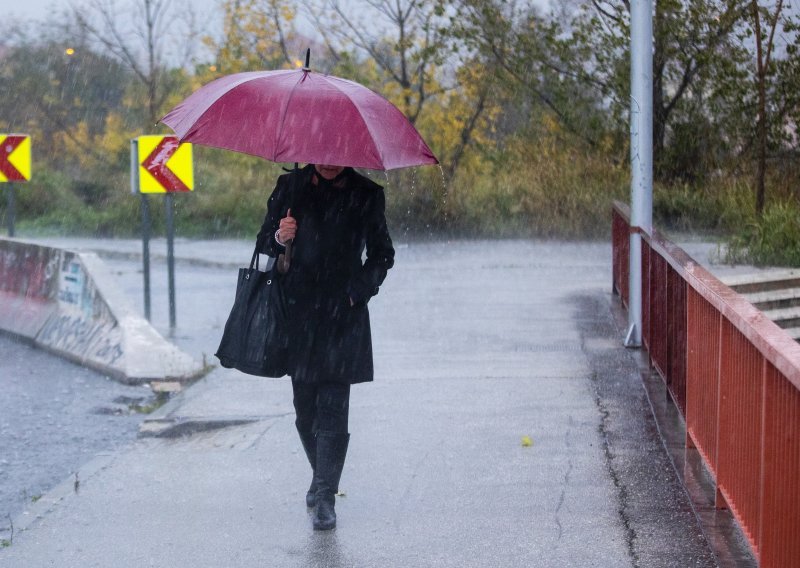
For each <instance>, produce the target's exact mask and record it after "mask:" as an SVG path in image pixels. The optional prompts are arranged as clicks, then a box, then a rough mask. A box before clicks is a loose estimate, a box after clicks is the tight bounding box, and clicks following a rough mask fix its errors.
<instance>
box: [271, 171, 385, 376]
mask: <svg viewBox="0 0 800 568" xmlns="http://www.w3.org/2000/svg"><path fill="white" fill-rule="evenodd" d="M293 178H294V179H293ZM312 179H315V180H317V181H318V184H317V185H315V184H314V183H312ZM290 208H291V212H292V217H294V218H295V219H296V220H297V236H296V237H295V240H294V244H293V247H292V259H291V268H290V269H289V272H288V273H287V274H286V275H284V276H282V277H279V285H280V286H281V288H282V289H283V292H284V295H285V296H284V297H285V298H286V303H287V315H288V318H289V332H290V349H289V373H288V374H289V375H290V376H291V377H292V378H293V379H294V380H296V381H300V382H308V383H318V382H326V381H332V382H340V383H349V384H353V383H361V382H365V381H371V380H372V378H373V366H372V336H371V332H370V324H369V311H368V310H367V302H368V301H369V299H370V298H371V297H372V296H374V295H375V294H377V293H378V287H379V286H380V285H381V283H382V282H383V280H384V278H386V272H387V271H388V270H389V269H390V268H391V267H392V265H393V264H394V247H393V246H392V239H391V237H390V236H389V230H388V228H387V226H386V217H385V215H384V209H385V197H384V193H383V188H382V187H381V186H379V185H378V184H376V183H374V182H372V181H371V180H369V179H368V178H366V177H364V176H362V175H360V174H359V173H357V172H355V171H354V170H353V169H352V168H345V170H344V171H343V172H342V173H341V174H340V175H339V176H337V178H336V179H335V180H333V182H327V181H326V180H324V179H322V178H321V176H318V175H317V174H316V173H315V170H314V166H313V165H309V166H306V167H305V168H303V169H302V170H300V171H299V173H292V174H287V175H282V176H280V177H279V178H278V183H277V185H276V186H275V190H274V191H273V193H272V196H271V197H270V198H269V204H268V207H267V216H266V218H265V219H264V224H263V226H262V227H261V233H259V235H264V236H265V237H266V238H265V240H264V242H265V243H266V244H265V246H264V250H263V252H265V253H266V254H269V255H270V256H272V257H277V256H278V254H280V253H282V252H283V250H284V249H283V247H282V246H281V245H279V244H278V243H277V241H276V240H275V231H277V229H278V226H279V224H280V220H281V219H282V218H283V217H285V216H286V213H287V211H288V209H290ZM365 250H366V260H365V261H363V262H362V256H363V253H364V251H365ZM350 299H352V300H353V302H354V305H353V306H351V305H350Z"/></svg>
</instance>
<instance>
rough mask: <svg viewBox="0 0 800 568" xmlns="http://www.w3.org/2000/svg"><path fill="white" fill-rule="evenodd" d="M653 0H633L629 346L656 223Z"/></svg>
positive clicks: (636, 342)
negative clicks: (645, 252) (646, 248)
mask: <svg viewBox="0 0 800 568" xmlns="http://www.w3.org/2000/svg"><path fill="white" fill-rule="evenodd" d="M651 4H652V0H632V1H631V117H630V121H631V124H630V127H631V235H630V241H631V245H630V258H629V262H630V273H629V274H630V288H629V292H628V293H629V294H630V300H629V304H628V333H627V334H626V337H625V345H626V346H628V347H639V346H641V344H642V236H641V233H640V231H644V232H645V233H647V234H648V235H650V234H652V224H653V211H652V210H653V13H652V6H651Z"/></svg>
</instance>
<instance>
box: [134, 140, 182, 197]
mask: <svg viewBox="0 0 800 568" xmlns="http://www.w3.org/2000/svg"><path fill="white" fill-rule="evenodd" d="M178 146H180V143H179V142H178V139H177V138H175V137H174V136H165V137H164V138H163V139H162V140H161V142H159V143H158V146H156V147H155V148H154V149H153V151H152V152H150V155H149V156H147V158H145V159H144V162H142V167H143V168H144V169H145V170H147V171H148V172H149V173H150V175H151V176H153V177H154V178H156V181H157V182H158V183H160V184H161V186H162V187H163V188H164V189H166V190H167V191H191V190H190V189H189V187H188V186H187V185H186V184H185V183H183V182H182V181H181V179H180V178H179V177H178V176H176V175H175V173H174V172H173V171H172V170H171V169H169V168H168V167H167V161H168V160H169V159H170V158H171V157H172V155H173V154H174V153H175V150H177V149H178Z"/></svg>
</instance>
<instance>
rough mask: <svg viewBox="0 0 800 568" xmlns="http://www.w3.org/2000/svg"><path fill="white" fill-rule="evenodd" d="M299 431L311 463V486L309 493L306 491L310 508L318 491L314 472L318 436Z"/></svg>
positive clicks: (307, 505)
mask: <svg viewBox="0 0 800 568" xmlns="http://www.w3.org/2000/svg"><path fill="white" fill-rule="evenodd" d="M297 433H298V434H300V441H301V442H302V443H303V449H304V450H305V452H306V457H307V458H308V463H310V464H311V486H310V487H309V488H308V493H306V507H308V508H309V509H310V508H312V507H313V506H314V503H315V502H316V493H317V476H316V475H315V473H314V469H315V468H316V465H317V437H316V436H315V435H314V433H313V432H307V431H304V430H301V429H300V428H298V429H297Z"/></svg>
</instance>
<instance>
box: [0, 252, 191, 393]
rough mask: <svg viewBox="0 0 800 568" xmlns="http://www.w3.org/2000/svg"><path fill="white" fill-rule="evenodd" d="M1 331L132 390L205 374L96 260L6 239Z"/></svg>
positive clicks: (0, 279) (0, 278)
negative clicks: (139, 311) (134, 385)
mask: <svg viewBox="0 0 800 568" xmlns="http://www.w3.org/2000/svg"><path fill="white" fill-rule="evenodd" d="M0 330H2V331H5V332H7V333H10V334H12V335H15V336H17V337H20V338H24V339H27V340H30V341H31V342H32V343H33V344H34V345H36V346H38V347H41V348H44V349H47V350H49V351H51V352H53V353H56V354H58V355H61V356H63V357H66V358H68V359H71V360H73V361H75V362H77V363H80V364H81V365H85V366H87V367H91V368H94V369H97V370H98V371H100V372H103V373H106V374H108V375H110V376H112V377H114V378H115V379H118V380H121V381H123V382H128V383H141V382H147V381H152V380H168V379H172V380H186V379H190V378H192V377H195V376H198V375H199V374H200V373H201V372H202V370H203V369H202V364H201V363H200V362H198V361H195V360H194V359H193V358H192V357H191V356H189V355H188V354H186V353H184V352H182V351H180V350H179V349H178V348H177V347H175V346H174V345H172V344H171V343H169V342H168V341H167V340H165V339H164V338H163V337H161V335H160V334H159V333H158V332H157V331H156V330H155V329H154V328H153V327H152V326H151V325H150V324H149V323H148V322H147V321H146V320H145V319H144V318H142V317H141V316H139V315H138V314H137V313H135V311H134V310H133V308H132V306H131V305H130V303H129V302H128V300H127V298H125V296H124V295H123V294H122V292H121V291H120V290H119V288H118V286H117V285H116V282H114V280H113V279H112V278H111V276H110V274H109V271H108V269H107V268H106V266H105V265H104V264H103V262H102V261H101V260H100V259H99V258H98V257H97V255H95V254H93V253H78V252H74V251H69V250H64V249H59V248H53V247H45V246H41V245H36V244H32V243H26V242H24V241H21V240H16V239H2V238H0Z"/></svg>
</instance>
